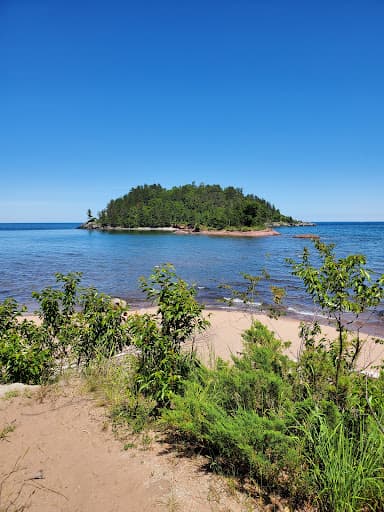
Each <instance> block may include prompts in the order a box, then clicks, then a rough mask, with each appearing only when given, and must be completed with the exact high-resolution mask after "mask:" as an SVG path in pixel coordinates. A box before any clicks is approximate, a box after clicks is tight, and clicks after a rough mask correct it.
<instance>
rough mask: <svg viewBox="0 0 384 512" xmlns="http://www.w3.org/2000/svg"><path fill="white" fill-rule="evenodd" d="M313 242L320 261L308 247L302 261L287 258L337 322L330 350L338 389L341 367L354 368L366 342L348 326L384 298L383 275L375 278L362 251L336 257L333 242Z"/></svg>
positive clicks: (315, 297) (325, 311)
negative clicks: (316, 259)
mask: <svg viewBox="0 0 384 512" xmlns="http://www.w3.org/2000/svg"><path fill="white" fill-rule="evenodd" d="M314 246H315V249H316V250H317V257H318V261H320V264H318V265H315V264H313V263H312V262H311V258H310V252H309V250H308V249H307V248H304V250H303V253H302V256H301V261H299V262H296V261H294V260H292V259H290V260H288V261H289V262H290V263H291V265H292V268H293V272H292V273H293V274H294V275H296V276H298V277H300V278H301V279H302V281H303V283H304V286H305V289H306V291H307V292H308V293H309V294H310V295H311V297H312V299H313V301H314V303H315V304H318V305H319V306H320V307H321V309H322V311H323V312H324V313H326V314H327V316H328V318H330V319H331V320H333V321H334V322H335V324H336V328H337V331H338V338H337V340H333V341H332V342H331V344H330V354H331V355H332V358H333V361H334V362H335V372H334V383H335V387H336V391H339V386H340V382H339V381H340V375H341V372H342V367H343V366H345V367H346V369H353V368H354V367H355V365H356V362H357V360H358V357H359V354H360V352H361V349H362V346H363V341H362V339H361V337H360V333H359V330H357V331H355V332H353V333H350V332H349V331H348V329H347V326H348V325H350V324H352V323H353V321H356V320H357V319H358V317H359V315H361V313H363V312H364V311H366V310H367V309H368V308H372V307H376V306H378V305H379V304H380V302H381V301H382V300H383V299H384V275H382V276H380V277H379V278H378V279H376V280H375V281H372V278H371V273H370V271H369V270H367V269H366V258H365V256H363V255H361V254H354V255H349V256H347V257H345V258H336V256H335V253H334V245H333V244H330V245H327V244H325V243H323V242H320V241H319V240H315V241H314ZM330 376H333V375H332V374H331V375H330Z"/></svg>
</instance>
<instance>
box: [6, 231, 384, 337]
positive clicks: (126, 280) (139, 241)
mask: <svg viewBox="0 0 384 512" xmlns="http://www.w3.org/2000/svg"><path fill="white" fill-rule="evenodd" d="M76 227H77V224H4V223H3V224H0V300H4V299H5V298H6V297H10V296H11V297H14V298H15V299H16V300H17V301H19V302H20V303H23V304H26V305H27V307H28V309H29V310H30V311H33V310H34V309H35V308H36V303H34V301H33V299H32V298H31V293H32V291H34V290H41V289H42V288H44V287H46V286H49V285H54V283H55V278H54V274H55V272H61V273H67V272H71V271H78V272H82V273H83V281H82V283H83V285H85V286H95V287H96V288H97V289H98V290H99V291H102V292H104V293H107V294H109V295H112V296H118V297H122V298H124V299H126V300H128V302H129V303H130V304H133V305H142V304H143V302H144V299H145V297H144V296H143V293H142V292H141V291H140V289H139V287H138V279H139V277H140V276H149V274H150V273H151V270H152V269H153V267H154V266H155V265H160V264H162V263H166V262H169V263H173V264H174V266H175V268H176V271H177V273H178V275H180V277H182V278H183V279H185V280H186V281H188V282H190V283H194V284H195V285H196V286H197V287H198V298H199V300H200V301H202V302H204V303H206V304H207V305H210V306H214V307H220V306H222V303H221V302H220V301H219V300H220V299H222V298H223V296H226V295H228V292H225V291H224V290H223V289H222V288H220V285H222V284H229V285H231V286H234V287H237V288H241V287H243V288H244V284H245V281H244V279H243V277H242V275H241V273H242V272H245V273H250V274H254V275H256V274H259V273H260V272H261V271H262V270H263V269H266V270H267V271H268V272H269V274H270V275H271V281H270V282H267V283H262V284H260V295H259V296H258V297H256V299H255V301H256V302H264V301H265V300H268V296H269V292H268V290H269V286H270V285H271V284H273V285H276V286H283V287H285V288H286V290H287V297H286V301H285V302H286V309H287V313H288V314H290V315H293V316H295V315H296V316H297V315H299V316H306V315H310V314H312V313H313V311H314V305H313V304H312V303H311V299H310V298H309V297H308V296H307V295H306V294H305V292H304V290H303V287H302V285H301V283H300V281H299V280H298V279H297V278H295V277H293V276H292V275H291V273H290V268H289V266H288V265H287V264H286V263H285V258H287V257H292V258H294V259H297V258H298V257H299V255H300V254H301V251H302V250H303V247H304V246H308V247H311V245H312V243H311V241H310V240H306V239H300V238H294V235H296V234H304V233H313V234H317V235H319V236H320V237H321V240H322V241H324V242H326V243H331V242H332V243H335V244H336V254H337V255H338V256H345V255H347V254H356V253H363V254H365V255H366V256H367V259H368V267H369V268H370V269H371V270H373V271H375V272H377V273H380V274H382V273H384V255H383V251H384V223H382V222H376V223H318V224H317V225H316V226H313V227H297V228H279V229H278V231H279V232H280V233H281V236H276V237H263V238H246V237H244V238H243V237H241V238H235V237H233V238H232V237H214V236H203V235H175V234H172V233H157V232H146V233H137V232H136V233H111V232H97V231H85V230H80V229H75V228H76ZM238 306H239V307H240V304H238ZM383 312H384V305H383V306H382V307H381V308H379V314H377V315H374V316H373V317H372V318H370V320H369V330H370V331H371V332H375V333H377V334H380V333H381V334H382V333H383V332H384V317H383V316H382V314H383Z"/></svg>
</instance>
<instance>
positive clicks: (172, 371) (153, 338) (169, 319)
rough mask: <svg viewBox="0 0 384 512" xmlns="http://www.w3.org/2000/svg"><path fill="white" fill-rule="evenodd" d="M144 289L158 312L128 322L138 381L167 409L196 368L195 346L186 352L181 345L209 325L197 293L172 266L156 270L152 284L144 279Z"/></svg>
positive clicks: (146, 393) (151, 278)
mask: <svg viewBox="0 0 384 512" xmlns="http://www.w3.org/2000/svg"><path fill="white" fill-rule="evenodd" d="M141 287H142V289H143V291H144V292H145V293H146V295H147V298H148V299H150V300H152V301H154V302H155V303H156V305H157V308H158V309H157V315H148V314H146V315H142V316H135V317H132V318H131V319H130V320H129V325H130V330H131V333H132V341H133V343H134V344H135V345H136V346H137V347H139V348H140V354H139V357H138V371H137V376H136V381H137V384H138V391H139V392H140V393H143V394H144V395H146V396H148V395H149V396H151V397H152V398H154V399H155V400H156V402H157V404H158V405H164V404H167V403H169V400H170V397H171V396H172V395H173V394H174V393H175V392H180V391H181V390H182V389H183V386H184V383H185V381H186V380H187V379H188V377H189V375H190V373H191V371H192V370H193V368H194V367H196V365H197V359H196V355H195V351H194V348H193V346H192V347H191V349H190V350H188V351H186V350H182V345H183V344H184V343H185V342H186V341H187V340H191V339H192V337H193V335H194V334H195V333H197V332H201V331H203V330H204V329H205V328H206V327H207V326H208V325H209V324H208V321H207V320H205V319H204V318H203V317H202V310H203V309H204V307H203V306H202V305H201V304H199V303H198V302H197V301H196V299H195V295H196V290H195V289H194V288H193V287H190V286H189V285H188V284H187V283H186V282H185V281H183V280H182V279H180V278H178V277H177V276H176V274H175V272H174V269H173V267H172V265H165V266H163V267H156V268H155V269H154V271H153V274H152V275H151V276H150V279H149V280H147V279H144V278H142V280H141ZM192 341H193V340H192Z"/></svg>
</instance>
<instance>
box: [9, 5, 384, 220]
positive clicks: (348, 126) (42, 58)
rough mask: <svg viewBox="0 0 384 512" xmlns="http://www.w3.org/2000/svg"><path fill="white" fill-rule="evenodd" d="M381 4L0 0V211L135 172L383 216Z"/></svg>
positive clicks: (96, 199)
mask: <svg viewBox="0 0 384 512" xmlns="http://www.w3.org/2000/svg"><path fill="white" fill-rule="evenodd" d="M383 26H384V2H383V1H382V0H376V1H375V0H365V1H354V0H351V1H341V0H333V1H327V0H325V1H321V2H320V1H319V2H315V1H313V2H312V1H301V2H299V1H287V0H281V1H274V0H269V1H268V0H264V1H257V0H253V1H250V0H237V1H235V0H232V1H229V0H221V1H210V0H205V1H200V0H194V1H191V0H189V1H188V2H187V1H183V0H178V1H169V0H162V1H159V0H157V1H146V0H141V1H140V2H138V1H136V2H133V1H129V0H128V1H116V0H110V1H108V2H106V1H98V0H93V1H85V0H76V1H74V0H68V1H65V2H57V1H52V0H40V1H39V0H24V1H21V0H0V177H1V184H0V221H3V222H6V221H10V222H12V221H25V220H29V221H74V222H77V221H81V220H83V219H85V217H86V211H87V209H88V208H91V209H92V211H93V212H94V213H96V212H98V211H99V210H101V209H102V208H103V207H105V206H106V204H107V202H108V201H109V200H110V199H112V198H116V197H118V196H120V195H123V194H125V193H127V192H128V191H129V189H130V188H131V187H134V186H136V185H139V184H143V183H160V184H162V185H163V186H166V187H170V186H173V185H181V184H184V183H190V182H192V181H195V182H196V183H200V182H204V183H209V184H212V183H219V184H221V185H223V186H226V185H234V186H236V187H241V188H242V189H243V191H244V192H246V193H254V194H257V195H258V196H260V197H264V198H265V199H267V200H268V201H270V202H271V203H273V204H274V205H275V206H277V207H278V208H279V209H280V210H281V211H282V213H285V214H287V215H292V216H293V217H296V218H299V219H303V220H318V221H321V220H381V221H384V201H383V192H384V101H383V99H384V98H383V96H384V30H383V28H382V27H383Z"/></svg>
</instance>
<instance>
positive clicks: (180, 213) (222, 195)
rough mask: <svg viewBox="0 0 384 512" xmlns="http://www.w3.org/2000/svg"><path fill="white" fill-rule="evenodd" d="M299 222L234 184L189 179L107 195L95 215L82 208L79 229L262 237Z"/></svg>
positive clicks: (142, 186)
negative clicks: (169, 185)
mask: <svg viewBox="0 0 384 512" xmlns="http://www.w3.org/2000/svg"><path fill="white" fill-rule="evenodd" d="M303 224H304V223H302V222H298V221H296V220H294V219H293V218H292V217H289V216H286V215H283V214H281V213H280V211H279V210H278V209H277V208H276V207H275V206H273V205H271V204H270V203H269V202H268V201H266V200H265V199H262V198H259V197H257V196H255V195H253V194H247V195H244V194H243V191H242V190H241V189H240V188H235V187H232V186H230V187H226V188H222V187H221V186H220V185H205V184H200V185H196V184H195V183H192V184H188V185H182V186H179V187H173V188H171V189H166V188H163V187H162V186H161V185H158V184H153V185H140V186H138V187H135V188H132V189H131V190H130V192H129V193H128V194H126V195H124V196H123V197H119V198H117V199H112V200H111V201H110V202H109V203H108V205H107V206H106V208H105V209H104V210H102V211H101V212H100V213H99V216H98V218H94V217H92V215H91V213H90V211H88V221H87V222H85V223H84V224H82V225H81V226H80V227H81V228H83V229H99V230H106V231H107V230H152V229H155V230H167V231H168V230H169V231H175V232H178V233H204V234H228V235H231V234H232V235H236V234H237V235H242V236H247V234H248V235H249V236H258V234H259V236H260V235H264V236H268V235H275V234H278V233H277V232H276V231H274V230H273V229H272V228H273V227H276V226H297V225H303ZM305 225H308V224H305Z"/></svg>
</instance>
